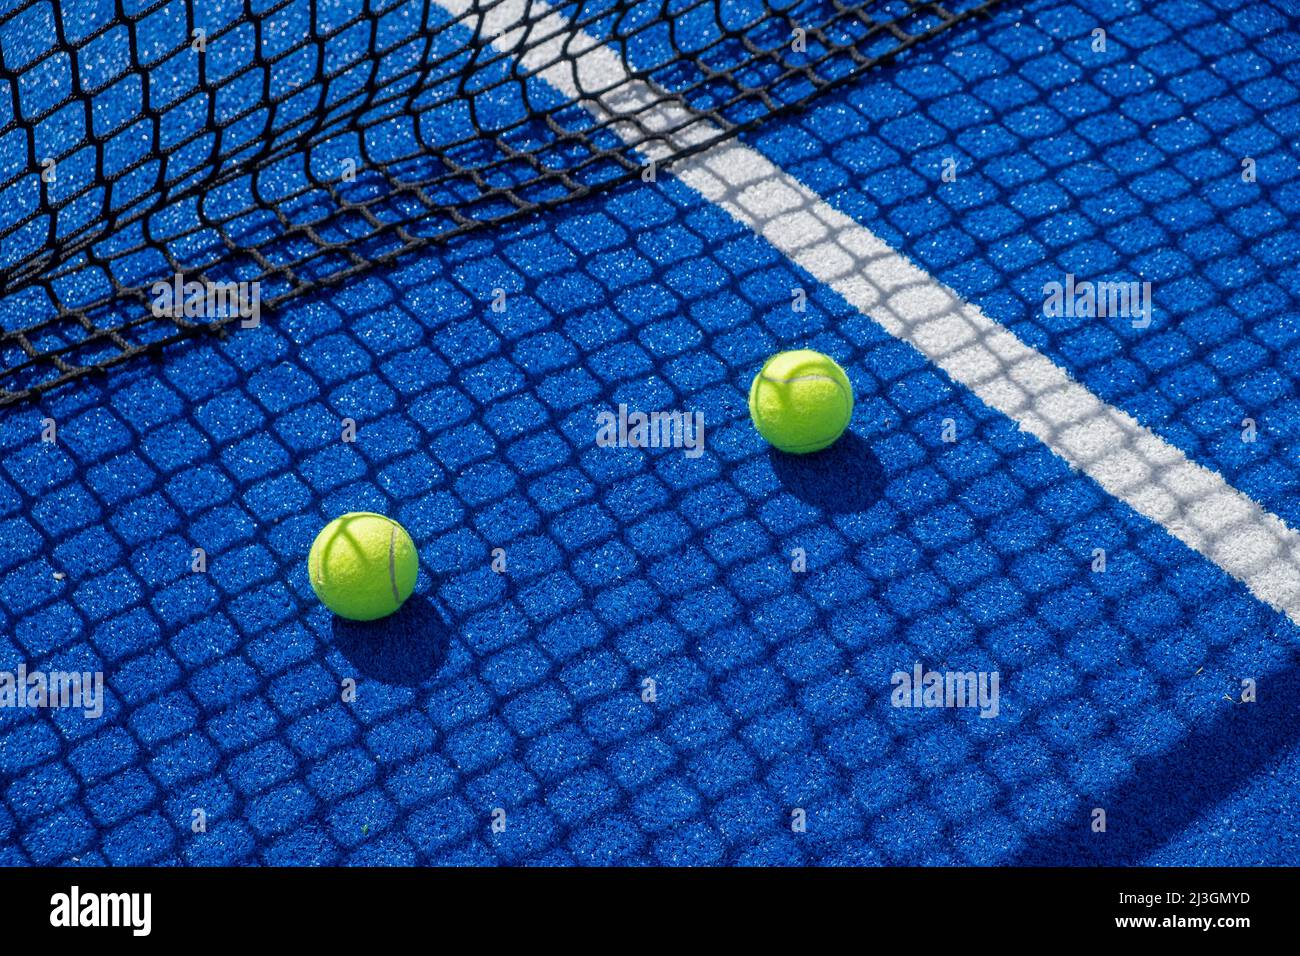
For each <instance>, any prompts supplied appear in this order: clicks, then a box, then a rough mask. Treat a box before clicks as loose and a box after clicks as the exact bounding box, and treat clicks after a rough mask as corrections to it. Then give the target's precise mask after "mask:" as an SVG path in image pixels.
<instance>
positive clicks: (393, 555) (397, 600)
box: [388, 521, 402, 607]
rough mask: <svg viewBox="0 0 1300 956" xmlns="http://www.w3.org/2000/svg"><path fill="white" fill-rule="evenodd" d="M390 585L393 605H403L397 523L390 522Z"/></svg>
mask: <svg viewBox="0 0 1300 956" xmlns="http://www.w3.org/2000/svg"><path fill="white" fill-rule="evenodd" d="M388 524H389V529H388V583H389V584H390V585H392V588H393V605H394V607H396V606H397V605H400V604H401V603H402V596H401V593H400V592H399V591H398V590H397V523H396V522H394V521H390V522H388Z"/></svg>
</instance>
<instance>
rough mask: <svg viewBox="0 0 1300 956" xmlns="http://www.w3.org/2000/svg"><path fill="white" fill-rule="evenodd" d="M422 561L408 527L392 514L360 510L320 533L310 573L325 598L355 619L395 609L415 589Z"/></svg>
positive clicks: (309, 564) (310, 560) (335, 609)
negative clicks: (378, 513)
mask: <svg viewBox="0 0 1300 956" xmlns="http://www.w3.org/2000/svg"><path fill="white" fill-rule="evenodd" d="M418 571H419V560H418V559H417V558H416V555H415V544H414V542H412V541H411V536H410V535H409V534H407V533H406V530H405V529H404V528H403V527H402V526H401V525H400V524H398V523H397V522H396V521H394V520H392V519H391V518H385V517H384V516H383V515H377V514H372V513H370V512H369V511H354V512H352V513H350V514H345V515H343V516H342V517H339V518H335V519H334V520H333V521H331V522H330V523H329V524H327V525H326V526H325V527H324V528H322V529H321V533H320V534H318V535H316V540H315V541H313V542H312V545H311V553H310V554H308V555H307V574H308V576H309V577H310V578H311V587H312V590H313V591H315V592H316V596H317V597H318V598H320V599H321V602H322V603H323V604H324V605H325V606H326V607H327V608H329V609H330V610H331V611H333V612H334V613H335V614H337V615H338V616H339V617H346V618H347V619H348V620H351V621H373V620H375V619H376V618H380V617H385V616H387V615H389V614H392V613H393V612H394V611H396V610H397V609H398V608H399V607H401V606H402V602H403V601H405V600H406V599H407V598H408V597H410V596H411V592H412V591H413V590H415V576H416V574H417V572H418Z"/></svg>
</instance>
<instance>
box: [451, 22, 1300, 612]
mask: <svg viewBox="0 0 1300 956" xmlns="http://www.w3.org/2000/svg"><path fill="white" fill-rule="evenodd" d="M436 2H437V3H438V5H439V6H441V7H443V8H444V9H445V10H447V11H448V12H449V13H452V14H453V15H455V16H456V17H458V18H462V21H463V22H467V23H471V24H472V23H475V22H479V21H481V23H482V33H483V35H485V36H495V37H496V39H495V40H494V41H493V46H495V47H496V48H497V49H498V50H499V51H501V52H504V53H511V52H517V51H518V50H519V48H520V47H521V45H522V44H524V42H525V41H527V43H530V44H531V43H537V44H538V45H537V46H535V47H533V48H532V49H527V50H523V52H522V53H521V54H519V61H520V63H521V64H522V65H523V66H524V67H525V68H526V69H527V70H528V72H530V73H535V74H536V75H538V76H539V77H541V78H542V79H543V80H545V81H546V82H547V83H549V84H550V85H551V86H553V87H555V88H556V89H558V90H559V91H560V92H562V93H564V94H565V95H566V96H567V97H569V98H570V99H572V100H577V101H578V102H580V103H581V104H582V105H583V106H584V107H585V108H586V109H587V110H588V111H589V112H591V113H592V115H593V116H595V117H596V118H597V119H598V120H600V121H609V120H611V119H614V118H615V117H617V116H620V115H624V116H626V115H629V114H633V115H635V116H636V119H637V126H639V127H640V129H638V128H637V126H633V125H631V124H630V123H627V122H624V123H623V124H622V125H621V126H619V125H615V127H614V128H615V129H616V131H618V132H619V135H620V136H622V137H623V138H624V139H625V140H627V141H629V142H632V143H639V141H640V140H642V139H644V138H645V135H646V133H651V134H658V135H662V136H664V137H665V139H667V140H670V141H671V145H670V144H668V143H651V144H642V145H641V146H640V147H639V148H640V149H641V152H643V153H644V154H646V155H647V156H649V157H651V158H655V159H662V158H666V157H668V156H670V155H672V154H673V153H675V152H676V151H677V150H678V149H680V148H681V147H684V146H689V145H692V144H695V145H698V144H699V143H701V142H705V141H707V140H709V139H712V138H713V137H714V136H716V135H717V134H718V132H719V131H718V129H717V128H716V127H715V126H713V125H712V124H711V123H710V122H709V121H708V120H707V119H704V118H702V117H699V116H697V115H695V114H693V113H691V112H690V111H689V110H687V109H686V108H684V107H683V106H681V105H679V104H674V103H663V102H662V99H663V95H664V94H663V93H662V92H661V91H659V90H657V89H655V88H654V87H652V86H651V85H650V84H648V83H646V82H644V81H642V80H639V79H636V78H634V77H633V76H632V75H631V73H630V72H629V69H628V67H627V65H626V64H625V63H624V62H623V61H622V59H621V58H620V56H619V55H618V54H617V53H616V52H614V51H613V50H611V49H608V48H607V47H604V46H602V45H601V44H600V42H599V41H598V40H597V39H596V38H595V37H592V36H591V35H590V34H587V33H585V32H583V31H580V30H576V29H574V27H573V26H572V24H571V23H570V22H569V21H568V20H567V19H566V18H565V17H564V16H563V15H561V14H560V13H558V12H555V11H553V10H551V9H550V8H549V7H547V6H546V5H545V4H543V3H541V2H539V0H502V2H501V3H499V4H497V5H495V6H493V7H491V8H490V9H488V10H485V11H482V12H481V13H479V14H477V15H475V16H473V17H466V14H467V13H469V11H470V9H471V7H470V4H469V2H468V0H436ZM526 14H528V15H531V17H532V22H531V23H525V15H526ZM539 41H540V42H539ZM561 54H564V55H565V56H566V57H569V58H570V59H569V60H568V62H562V63H557V62H556V61H557V60H558V59H559V58H560V56H561ZM573 57H576V63H575V62H574V61H573V59H572V58H573ZM584 91H604V92H601V93H599V95H598V96H596V97H592V96H591V95H590V93H589V92H588V93H584ZM672 172H673V174H674V175H676V176H677V177H678V178H679V179H681V180H682V182H684V183H685V184H686V185H688V186H690V187H691V188H692V189H694V190H695V191H696V192H698V193H699V194H700V195H701V196H703V197H704V198H706V199H708V200H710V201H711V202H713V203H715V204H717V205H718V206H720V207H721V208H722V209H724V210H726V211H727V213H728V214H730V215H731V216H732V217H733V218H734V219H736V220H737V221H738V222H740V223H742V224H743V225H745V226H747V227H748V228H750V229H751V230H753V231H754V232H755V233H757V234H758V235H760V236H762V237H763V238H764V239H766V240H767V241H768V242H769V243H771V244H772V245H773V246H774V247H775V248H777V249H778V250H780V251H781V252H782V253H784V254H785V255H786V257H788V258H789V259H790V260H792V261H793V262H795V263H796V264H798V265H799V266H800V267H801V268H803V269H804V270H805V271H807V272H808V273H809V274H811V275H812V276H813V277H814V278H816V279H817V280H818V281H820V282H822V283H823V284H825V285H827V286H829V287H830V288H832V289H834V290H835V291H836V292H837V293H839V295H841V296H842V297H843V298H844V299H845V300H846V301H847V302H848V303H850V304H851V305H853V306H854V307H855V308H857V309H858V310H859V311H860V312H861V313H862V314H863V315H865V316H868V317H869V318H871V319H872V320H873V321H875V322H876V323H877V324H879V325H880V326H881V327H882V328H884V329H885V330H886V331H887V332H889V333H890V334H891V335H893V336H895V337H896V338H898V339H901V340H902V341H904V342H907V343H908V344H909V345H911V346H912V347H914V348H915V349H917V350H918V351H919V352H921V353H922V354H923V355H925V357H926V358H928V359H929V360H930V361H931V362H933V363H934V364H935V365H937V366H939V368H941V369H943V370H944V371H945V372H947V373H948V375H949V376H950V377H951V378H952V379H953V380H955V381H957V382H959V383H961V384H962V385H964V386H965V387H966V388H968V389H970V390H971V391H972V392H974V393H975V394H976V395H977V396H979V398H980V399H981V400H982V401H983V402H984V403H985V404H987V405H988V406H989V407H991V408H995V409H997V410H998V411H999V412H1001V413H1002V414H1004V415H1006V416H1007V417H1008V418H1010V419H1012V420H1013V421H1015V422H1016V423H1017V424H1018V425H1019V426H1020V428H1021V429H1022V430H1024V431H1027V432H1030V433H1031V434H1033V435H1034V436H1035V437H1037V438H1038V439H1039V440H1040V441H1042V442H1043V444H1045V445H1046V446H1047V447H1048V448H1049V449H1051V451H1052V452H1053V453H1055V454H1056V455H1058V456H1059V457H1061V458H1063V459H1065V461H1067V462H1068V463H1069V464H1070V465H1072V466H1073V467H1075V468H1077V469H1079V470H1080V471H1082V472H1083V473H1084V474H1086V475H1088V476H1089V477H1091V478H1092V479H1093V480H1094V481H1096V482H1097V484H1099V485H1101V487H1102V488H1104V489H1105V490H1106V492H1107V493H1109V494H1110V495H1112V496H1113V497H1115V498H1118V499H1119V500H1120V501H1123V502H1124V503H1125V504H1127V505H1128V506H1129V507H1131V508H1132V509H1133V510H1134V511H1136V512H1138V513H1139V514H1141V515H1143V516H1145V517H1146V518H1149V519H1150V520H1151V521H1154V522H1155V523H1156V524H1159V525H1160V526H1161V527H1163V528H1165V529H1166V530H1167V531H1168V532H1169V533H1170V534H1172V535H1173V536H1174V537H1175V538H1177V539H1178V540H1179V541H1181V542H1183V543H1184V544H1185V545H1187V546H1188V547H1189V548H1192V549H1193V550H1195V551H1198V552H1199V553H1201V554H1202V555H1204V556H1205V557H1206V558H1208V559H1209V560H1210V561H1213V562H1214V563H1215V564H1216V565H1218V566H1219V567H1220V568H1222V569H1223V570H1224V571H1226V572H1227V573H1228V574H1230V575H1232V576H1233V577H1234V578H1236V579H1237V580H1238V581H1241V582H1242V583H1243V584H1245V585H1246V587H1247V588H1249V589H1250V591H1251V593H1252V594H1254V595H1255V596H1256V597H1257V598H1259V599H1260V600H1261V601H1263V602H1264V603H1266V604H1268V605H1269V606H1271V607H1273V608H1275V609H1277V610H1279V611H1281V612H1283V613H1284V614H1286V615H1287V617H1289V618H1290V619H1291V620H1292V621H1293V622H1295V623H1297V624H1300V535H1297V534H1296V532H1294V531H1292V530H1291V529H1290V528H1288V527H1287V526H1286V524H1284V523H1283V521H1282V519H1281V518H1279V517H1277V516H1276V515H1274V514H1272V513H1271V512H1269V511H1266V510H1265V509H1264V508H1263V507H1261V506H1260V505H1259V504H1258V503H1256V502H1255V501H1254V500H1252V499H1251V498H1249V497H1247V496H1246V495H1244V494H1242V493H1241V492H1240V491H1238V490H1237V489H1235V488H1233V487H1232V486H1231V485H1229V484H1228V483H1227V482H1226V481H1225V480H1224V479H1223V477H1222V476H1221V475H1219V474H1218V472H1215V471H1212V470H1210V469H1208V468H1205V467H1203V466H1201V465H1198V464H1196V463H1195V462H1193V461H1191V460H1189V459H1188V457H1187V456H1186V455H1185V454H1183V452H1181V451H1180V450H1179V449H1177V448H1175V447H1174V446H1173V445H1170V444H1169V443H1168V442H1166V441H1164V440H1163V439H1162V438H1160V437H1159V436H1158V435H1156V434H1155V433H1154V432H1152V431H1151V430H1149V429H1147V428H1144V427H1143V426H1142V425H1140V424H1139V423H1138V422H1137V421H1136V420H1135V419H1134V418H1133V417H1132V416H1130V415H1128V414H1127V413H1126V412H1123V411H1121V410H1119V409H1117V408H1112V407H1111V406H1109V405H1107V404H1106V403H1105V402H1103V401H1102V400H1101V399H1099V398H1097V397H1096V396H1095V395H1093V394H1092V392H1090V391H1088V389H1086V388H1084V387H1083V386H1082V385H1080V384H1078V383H1077V382H1075V381H1073V380H1071V378H1070V376H1069V375H1068V374H1067V373H1066V372H1065V370H1064V369H1061V368H1059V367H1058V366H1057V365H1055V364H1054V363H1053V362H1052V361H1051V360H1050V359H1049V358H1047V357H1046V356H1045V355H1043V354H1041V353H1040V352H1038V351H1036V350H1034V349H1032V348H1030V347H1029V346H1027V345H1025V344H1024V343H1023V342H1021V341H1020V340H1019V339H1017V338H1016V337H1015V335H1013V334H1012V333H1011V332H1009V331H1008V330H1007V329H1005V328H1003V327H1002V326H1001V325H999V324H998V323H996V322H994V321H993V320H992V319H990V318H989V317H988V316H986V315H985V314H984V313H983V312H982V311H981V310H980V309H979V308H977V307H976V306H974V305H971V304H969V303H967V302H963V301H962V300H961V297H960V296H958V295H957V294H956V293H955V292H953V291H952V290H951V289H949V288H948V287H947V286H945V285H943V284H942V283H941V282H938V281H937V280H935V279H934V278H932V277H931V276H930V275H928V274H927V273H926V272H924V271H923V270H921V269H918V268H917V267H916V266H914V265H913V264H912V263H911V262H909V261H908V260H907V259H906V258H904V257H903V256H901V255H899V254H898V253H897V252H895V251H894V250H892V249H891V248H889V246H887V245H886V244H885V243H884V242H883V241H882V240H881V239H880V238H879V237H877V236H876V235H875V234H873V233H872V232H871V231H870V230H868V229H866V228H865V227H863V226H862V225H860V224H858V223H856V222H854V221H853V220H852V219H850V218H849V217H848V216H846V215H844V214H843V213H841V212H838V211H837V210H835V209H834V208H832V207H831V206H829V205H828V204H827V203H826V202H825V201H824V200H823V199H822V198H821V197H820V196H818V195H817V194H816V193H814V192H813V191H812V190H810V189H809V188H808V187H807V186H805V185H803V184H802V183H800V182H799V181H797V180H796V179H794V178H793V177H792V176H790V175H789V174H787V173H786V172H784V171H783V170H782V169H781V168H780V167H778V166H776V165H775V164H774V163H772V162H770V161H769V160H768V159H766V158H765V157H763V156H762V155H761V154H760V153H758V152H757V151H755V150H753V149H751V148H749V147H748V146H745V145H744V144H743V143H740V142H738V141H735V140H732V141H730V142H726V143H722V144H720V145H715V146H713V147H711V148H709V149H707V150H705V151H703V152H701V153H698V154H696V155H695V156H691V157H687V158H685V159H682V160H680V161H678V162H676V163H674V164H673V167H672Z"/></svg>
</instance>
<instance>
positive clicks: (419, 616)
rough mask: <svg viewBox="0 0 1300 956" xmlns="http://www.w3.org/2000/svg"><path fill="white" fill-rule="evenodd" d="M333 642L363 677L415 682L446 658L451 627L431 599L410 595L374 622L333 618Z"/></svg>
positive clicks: (399, 683) (420, 682)
mask: <svg viewBox="0 0 1300 956" xmlns="http://www.w3.org/2000/svg"><path fill="white" fill-rule="evenodd" d="M333 627H334V647H335V648H336V649H337V650H338V651H339V653H341V654H342V655H343V656H344V657H345V658H347V660H348V662H349V663H351V664H352V666H353V667H355V668H356V669H357V671H358V672H359V673H360V674H362V675H363V676H365V677H369V678H372V679H373V680H378V681H383V682H384V683H385V684H396V685H400V686H403V687H414V686H417V685H419V684H422V683H424V682H425V681H426V680H428V679H429V678H430V677H432V676H433V675H434V674H435V673H436V672H437V670H438V667H439V666H440V665H441V664H442V662H443V661H444V660H446V658H447V647H448V643H449V641H450V639H451V629H450V628H449V627H448V624H447V621H446V620H445V619H444V617H443V615H442V614H441V612H439V610H438V609H437V607H435V606H434V604H433V603H432V602H431V601H429V600H428V599H427V598H426V597H424V596H423V595H421V594H413V595H411V597H409V598H408V599H407V600H406V603H405V604H403V605H402V606H401V608H399V609H398V610H397V611H396V613H394V614H391V615H389V616H388V617H385V618H381V619H380V620H378V621H347V620H344V619H343V618H341V617H336V618H334V625H333Z"/></svg>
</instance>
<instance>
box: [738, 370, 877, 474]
mask: <svg viewBox="0 0 1300 956" xmlns="http://www.w3.org/2000/svg"><path fill="white" fill-rule="evenodd" d="M852 416H853V386H852V385H850V384H849V377H848V376H847V375H845V374H844V369H842V368H840V367H839V366H838V365H836V364H835V360H834V359H832V358H830V357H829V356H826V355H822V353H821V352H814V351H812V350H811V349H798V350H797V351H794V352H780V353H778V354H776V355H773V356H772V357H771V358H770V359H768V360H767V361H766V362H764V363H763V367H762V368H761V369H759V371H758V374H757V375H755V376H754V382H753V384H752V385H750V386H749V417H750V418H752V419H753V420H754V427H755V428H757V429H758V433H759V434H760V435H762V436H763V437H764V438H766V439H767V440H768V441H770V442H771V443H772V444H773V445H775V446H776V447H777V448H779V449H781V450H782V451H788V452H793V453H794V454H796V455H804V454H807V453H808V452H812V451H821V450H822V449H823V448H826V447H827V446H828V445H831V444H833V443H834V441H835V439H837V438H839V437H840V435H842V434H844V429H846V428H848V427H849V419H850V418H851V417H852Z"/></svg>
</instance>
